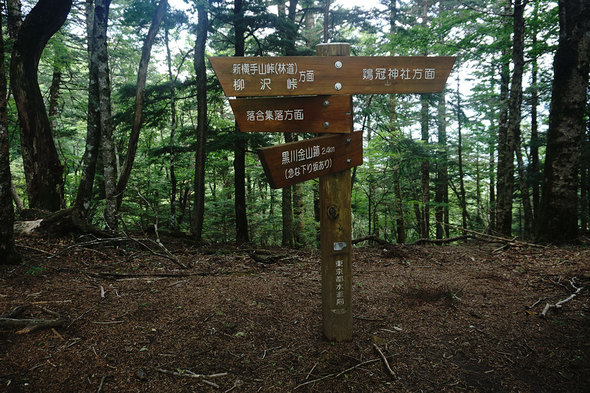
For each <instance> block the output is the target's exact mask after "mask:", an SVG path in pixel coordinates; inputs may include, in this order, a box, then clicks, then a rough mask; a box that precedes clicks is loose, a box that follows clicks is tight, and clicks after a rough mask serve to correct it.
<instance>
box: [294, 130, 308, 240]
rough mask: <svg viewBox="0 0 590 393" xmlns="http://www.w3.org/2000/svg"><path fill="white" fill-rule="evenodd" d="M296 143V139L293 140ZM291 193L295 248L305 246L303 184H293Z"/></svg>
mask: <svg viewBox="0 0 590 393" xmlns="http://www.w3.org/2000/svg"><path fill="white" fill-rule="evenodd" d="M294 141H297V137H295V138H294ZM291 190H292V192H293V195H292V197H293V240H294V243H295V247H303V246H305V239H304V232H305V204H304V201H303V183H297V184H294V185H293V187H292V188H291Z"/></svg>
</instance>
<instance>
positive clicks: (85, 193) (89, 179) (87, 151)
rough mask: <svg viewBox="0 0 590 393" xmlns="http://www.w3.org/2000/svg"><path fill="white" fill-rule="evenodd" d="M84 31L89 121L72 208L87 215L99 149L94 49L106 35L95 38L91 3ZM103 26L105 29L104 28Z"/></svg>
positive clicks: (87, 2)
mask: <svg viewBox="0 0 590 393" xmlns="http://www.w3.org/2000/svg"><path fill="white" fill-rule="evenodd" d="M85 5H86V7H85V12H86V27H87V28H86V31H87V34H88V35H87V40H88V58H89V60H88V63H89V66H88V69H89V71H88V115H87V116H88V117H87V119H86V144H85V148H84V155H83V156H82V166H81V174H80V183H79V184H78V193H77V195H76V201H75V203H74V206H76V207H77V208H78V209H81V211H82V212H83V213H84V215H86V214H87V213H88V209H89V208H90V204H91V202H92V188H93V186H94V178H95V175H96V164H97V161H98V155H99V153H98V152H99V145H100V135H101V132H100V113H99V101H100V98H99V94H98V60H99V56H98V55H99V54H98V52H97V51H96V49H95V48H97V47H98V45H99V44H98V43H97V42H95V41H96V40H98V39H106V31H105V35H104V36H101V35H97V34H94V32H93V31H94V26H95V22H94V9H93V7H92V1H91V0H89V1H86V3H85ZM105 26H106V25H105Z"/></svg>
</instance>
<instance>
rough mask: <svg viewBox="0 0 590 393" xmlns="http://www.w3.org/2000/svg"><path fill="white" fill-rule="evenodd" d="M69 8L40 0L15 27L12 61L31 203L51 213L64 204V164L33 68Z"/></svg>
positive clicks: (63, 0) (61, 0)
mask: <svg viewBox="0 0 590 393" xmlns="http://www.w3.org/2000/svg"><path fill="white" fill-rule="evenodd" d="M71 6H72V2H71V0H40V1H39V2H38V3H37V5H35V7H33V9H32V10H31V12H30V13H29V14H28V15H27V17H26V18H25V20H24V21H23V23H22V25H21V26H20V28H19V29H18V35H17V38H16V41H15V43H14V46H13V49H12V57H11V62H10V81H11V88H12V93H13V96H14V100H15V103H16V107H17V110H18V119H19V125H20V129H21V149H22V156H23V166H24V169H25V178H26V182H27V193H28V198H29V206H30V207H32V208H39V209H45V210H50V211H56V210H59V209H60V208H61V207H62V206H63V187H64V181H63V166H62V164H61V163H60V160H59V157H58V154H57V149H56V148H55V143H54V141H53V135H52V132H51V124H50V122H49V117H48V116H47V111H46V109H45V104H44V102H43V96H42V95H41V90H40V89H39V82H38V78H37V72H38V68H39V60H40V58H41V53H42V52H43V49H44V48H45V46H46V45H47V42H48V41H49V39H50V38H51V37H52V36H53V34H55V33H56V32H57V31H58V30H59V29H60V27H61V26H62V25H63V23H64V22H65V20H66V17H67V16H68V14H69V12H70V8H71Z"/></svg>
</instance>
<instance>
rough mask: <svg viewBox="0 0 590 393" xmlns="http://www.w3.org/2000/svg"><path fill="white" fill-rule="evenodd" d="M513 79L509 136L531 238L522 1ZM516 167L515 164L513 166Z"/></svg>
mask: <svg viewBox="0 0 590 393" xmlns="http://www.w3.org/2000/svg"><path fill="white" fill-rule="evenodd" d="M512 42H513V45H512V63H513V70H512V78H511V85H510V98H509V102H508V111H509V116H508V130H507V133H508V135H510V136H512V141H513V146H514V152H515V154H516V159H517V163H518V168H517V169H518V174H519V177H520V183H519V184H520V193H521V197H522V203H523V210H524V235H525V236H526V237H529V236H530V234H531V228H532V226H531V225H532V209H531V204H530V197H529V192H528V185H527V182H526V173H525V168H524V162H523V159H522V150H521V148H520V144H521V141H520V140H521V132H520V122H521V119H522V115H521V106H522V74H523V72H524V3H523V2H522V0H515V1H514V29H513V39H512ZM513 165H514V164H513ZM503 233H504V234H505V235H507V236H510V232H509V231H508V228H507V227H505V228H504V232H503Z"/></svg>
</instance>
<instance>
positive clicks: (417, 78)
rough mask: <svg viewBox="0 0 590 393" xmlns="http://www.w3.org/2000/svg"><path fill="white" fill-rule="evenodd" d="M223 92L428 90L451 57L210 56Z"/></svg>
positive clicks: (436, 87) (436, 86)
mask: <svg viewBox="0 0 590 393" xmlns="http://www.w3.org/2000/svg"><path fill="white" fill-rule="evenodd" d="M209 61H210V62H211V65H212V66H213V69H214V70H215V73H216V74H217V77H218V78H219V81H220V83H221V87H222V88H223V91H224V92H225V95H227V96H229V97H247V96H292V95H318V94H380V93H381V94H388V93H434V92H440V91H442V90H443V89H444V85H445V82H446V80H447V78H448V76H449V74H450V72H451V68H452V67H453V64H454V63H455V58H454V57H445V56H443V57H429V56H385V57H366V56H286V57H210V58H209Z"/></svg>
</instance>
